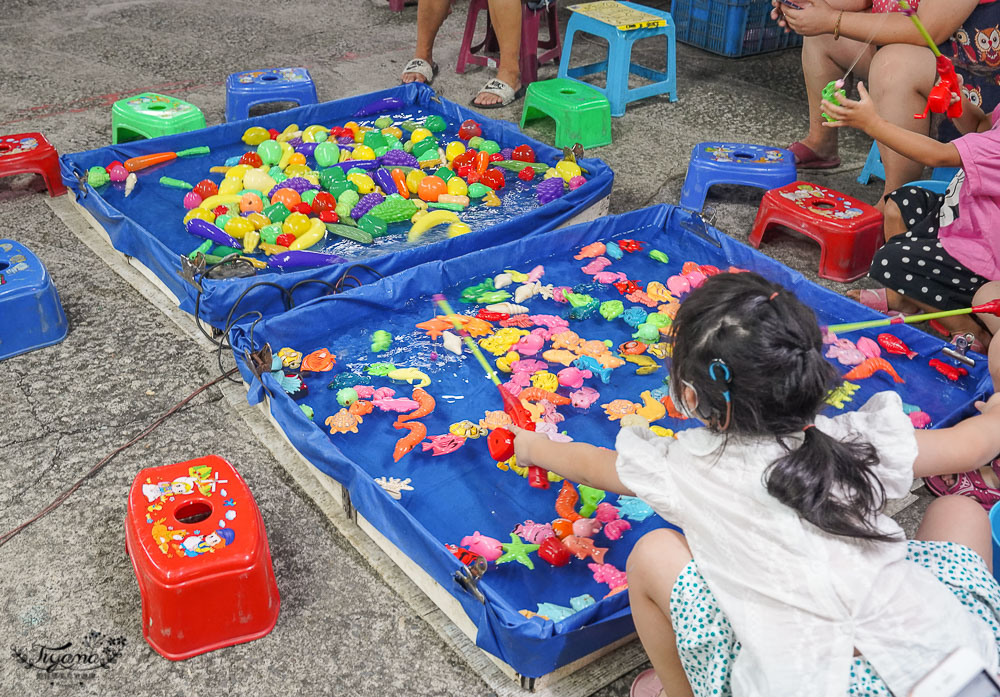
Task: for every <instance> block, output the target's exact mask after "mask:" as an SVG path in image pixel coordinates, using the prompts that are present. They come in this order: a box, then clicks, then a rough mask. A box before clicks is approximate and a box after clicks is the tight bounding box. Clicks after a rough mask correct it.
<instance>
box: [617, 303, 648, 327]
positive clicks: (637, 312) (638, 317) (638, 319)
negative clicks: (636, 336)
mask: <svg viewBox="0 0 1000 697" xmlns="http://www.w3.org/2000/svg"><path fill="white" fill-rule="evenodd" d="M648 316H649V315H648V314H647V313H646V312H645V311H644V310H642V309H641V308H638V307H630V308H629V309H627V310H625V312H624V313H622V319H623V320H624V321H625V324H627V325H628V326H630V327H632V328H633V329H635V328H636V327H638V326H639V325H640V324H643V323H644V322H645V321H646V317H648Z"/></svg>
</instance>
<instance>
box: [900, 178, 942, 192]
mask: <svg viewBox="0 0 1000 697" xmlns="http://www.w3.org/2000/svg"><path fill="white" fill-rule="evenodd" d="M949 183H950V180H949V181H945V180H944V179H920V180H918V181H915V182H909V183H908V184H906V185H904V187H903V188H904V189H905V188H906V187H907V186H919V187H920V188H921V189H927V190H928V191H933V192H934V193H935V194H943V193H944V192H946V191H947V190H948V184H949Z"/></svg>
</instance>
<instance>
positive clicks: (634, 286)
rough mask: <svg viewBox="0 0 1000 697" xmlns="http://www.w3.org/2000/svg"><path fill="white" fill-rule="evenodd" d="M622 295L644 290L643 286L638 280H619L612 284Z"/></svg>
mask: <svg viewBox="0 0 1000 697" xmlns="http://www.w3.org/2000/svg"><path fill="white" fill-rule="evenodd" d="M612 285H614V287H615V288H616V289H617V290H618V292H619V293H621V294H622V295H628V294H629V293H634V292H636V291H637V290H642V286H640V285H639V282H638V281H618V283H614V284H612Z"/></svg>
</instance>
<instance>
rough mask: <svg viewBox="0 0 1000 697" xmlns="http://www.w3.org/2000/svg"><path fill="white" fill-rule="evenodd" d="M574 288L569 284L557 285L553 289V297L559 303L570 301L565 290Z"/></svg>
mask: <svg viewBox="0 0 1000 697" xmlns="http://www.w3.org/2000/svg"><path fill="white" fill-rule="evenodd" d="M567 290H573V289H572V288H570V287H569V286H556V287H555V288H553V289H552V299H553V300H555V301H556V302H557V303H568V302H569V300H567V299H566V296H565V295H564V293H563V291H567Z"/></svg>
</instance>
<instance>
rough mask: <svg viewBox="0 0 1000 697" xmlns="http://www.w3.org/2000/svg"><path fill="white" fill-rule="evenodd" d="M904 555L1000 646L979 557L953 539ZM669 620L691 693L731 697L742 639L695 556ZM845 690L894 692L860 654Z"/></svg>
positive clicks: (886, 695) (997, 606)
mask: <svg viewBox="0 0 1000 697" xmlns="http://www.w3.org/2000/svg"><path fill="white" fill-rule="evenodd" d="M906 558H907V559H908V560H910V561H912V562H915V563H917V564H920V565H921V566H923V567H925V568H927V569H928V570H929V571H931V573H933V574H934V575H935V576H937V578H938V580H940V581H941V582H942V583H944V584H945V585H946V586H947V587H948V590H950V591H951V592H952V593H953V594H954V595H955V597H956V598H958V600H959V601H960V602H961V603H962V605H964V606H965V608H966V609H967V610H968V611H969V612H970V613H972V614H973V615H975V616H976V617H978V618H979V619H980V620H981V621H983V622H985V623H986V624H987V625H989V627H990V629H991V630H992V631H993V635H994V636H995V637H996V640H997V645H998V647H1000V585H998V584H997V582H996V581H995V580H994V578H993V576H991V575H990V572H989V570H987V568H986V565H985V564H983V560H982V557H980V556H979V555H978V554H976V553H975V552H973V551H972V550H971V549H969V548H968V547H965V546H963V545H959V544H955V543H952V542H924V541H922V540H910V541H909V542H908V550H907V557H906ZM670 621H671V622H672V623H673V626H674V630H675V632H676V634H677V648H678V651H679V652H680V658H681V663H682V664H683V665H684V672H685V673H687V677H688V681H689V682H690V683H691V689H692V690H693V691H694V694H695V697H731V695H732V690H731V688H730V679H731V677H732V667H733V664H734V663H735V661H737V660H738V658H739V655H740V648H741V647H740V642H739V641H738V640H737V639H736V636H735V635H734V634H733V628H732V625H730V624H729V620H728V619H727V618H726V616H725V615H724V614H722V611H721V610H720V609H719V606H718V605H717V604H716V602H715V596H714V595H712V591H711V590H709V588H708V585H706V583H705V580H704V579H703V578H702V576H701V574H700V573H698V567H697V565H696V564H695V562H693V561H692V562H690V563H689V564H688V565H687V566H686V567H685V568H684V570H683V571H682V572H681V574H680V576H678V577H677V582H676V583H675V584H674V587H673V590H672V591H671V595H670ZM847 694H848V695H857V696H859V697H892V693H891V692H889V688H888V687H886V685H885V683H884V682H883V681H882V679H881V678H880V677H879V676H878V674H877V673H876V672H875V669H874V668H873V667H872V665H871V664H870V663H869V662H868V661H867V660H866V659H865V658H864V657H863V656H857V657H855V658H854V661H853V663H852V664H851V682H850V688H849V689H848V692H847Z"/></svg>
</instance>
